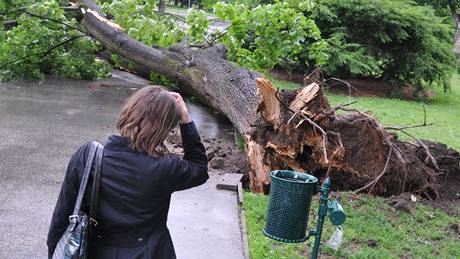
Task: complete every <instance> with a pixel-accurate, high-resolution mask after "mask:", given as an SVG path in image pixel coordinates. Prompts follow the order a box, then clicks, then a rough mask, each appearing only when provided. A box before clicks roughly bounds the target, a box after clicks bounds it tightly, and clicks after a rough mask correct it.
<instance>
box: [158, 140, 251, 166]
mask: <svg viewBox="0 0 460 259" xmlns="http://www.w3.org/2000/svg"><path fill="white" fill-rule="evenodd" d="M202 143H203V145H204V147H205V149H206V155H207V157H208V161H209V164H208V166H209V169H210V171H211V172H213V171H215V172H217V173H219V174H222V173H238V174H246V173H247V171H248V161H247V156H246V155H245V154H244V153H243V152H241V151H239V150H238V149H237V148H236V147H235V144H234V143H233V142H230V141H224V140H221V139H216V138H209V137H203V138H202ZM166 145H167V147H168V148H169V150H170V151H171V152H173V153H176V154H180V155H182V154H183V149H182V141H181V136H180V132H178V133H176V134H173V135H171V136H169V137H168V138H167V140H166Z"/></svg>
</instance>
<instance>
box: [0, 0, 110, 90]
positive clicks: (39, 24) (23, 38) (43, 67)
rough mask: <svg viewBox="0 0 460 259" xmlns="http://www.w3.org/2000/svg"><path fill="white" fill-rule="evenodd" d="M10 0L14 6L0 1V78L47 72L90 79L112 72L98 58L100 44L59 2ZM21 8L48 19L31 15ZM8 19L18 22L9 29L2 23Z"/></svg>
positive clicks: (40, 74) (7, 78)
mask: <svg viewBox="0 0 460 259" xmlns="http://www.w3.org/2000/svg"><path fill="white" fill-rule="evenodd" d="M9 2H10V3H11V4H13V5H15V7H13V6H11V5H10V4H9V3H7V2H5V1H0V24H1V25H0V81H4V80H11V79H16V78H43V77H44V75H45V74H55V75H59V76H63V77H69V78H76V79H87V78H94V77H100V76H105V75H106V74H107V73H108V72H109V66H108V65H107V64H106V63H105V62H101V61H96V56H95V54H94V53H95V52H96V51H97V50H98V49H100V47H99V46H98V44H97V43H96V42H95V41H93V40H91V39H90V38H89V37H86V36H84V35H83V34H82V33H81V32H79V31H78V30H77V29H78V26H79V24H78V22H77V21H76V20H75V19H74V18H70V17H69V16H66V15H65V12H64V10H62V8H60V5H59V3H58V2H57V1H50V0H47V1H33V0H28V1H23V0H21V1H19V0H17V1H9ZM61 3H62V1H61ZM19 4H20V5H19ZM16 6H17V7H16ZM18 7H26V11H29V12H30V13H33V14H36V15H39V16H41V17H44V18H46V19H44V18H38V17H32V16H31V15H29V14H26V13H24V12H22V11H20V10H19V9H18ZM50 19H52V20H53V21H51V20H50ZM7 20H15V21H17V25H16V26H14V27H12V28H10V29H6V28H5V27H3V22H4V21H7ZM56 21H58V22H59V23H58V22H56ZM64 24H65V25H64Z"/></svg>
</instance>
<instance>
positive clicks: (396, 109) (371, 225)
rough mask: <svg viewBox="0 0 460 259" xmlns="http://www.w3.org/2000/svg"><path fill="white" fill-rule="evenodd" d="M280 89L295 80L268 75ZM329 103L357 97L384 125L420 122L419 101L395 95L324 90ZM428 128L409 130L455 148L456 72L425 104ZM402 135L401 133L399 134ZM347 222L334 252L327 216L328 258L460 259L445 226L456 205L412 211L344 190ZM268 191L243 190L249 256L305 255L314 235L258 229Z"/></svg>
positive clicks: (459, 123) (459, 116) (459, 85)
mask: <svg viewBox="0 0 460 259" xmlns="http://www.w3.org/2000/svg"><path fill="white" fill-rule="evenodd" d="M271 79H272V81H273V83H274V84H275V85H276V86H277V87H279V88H281V89H295V88H297V87H299V86H298V85H297V84H293V83H290V82H285V81H279V80H276V79H273V78H271ZM325 94H326V96H327V97H328V99H329V101H330V103H331V105H336V104H340V103H347V102H350V101H353V100H356V101H357V103H356V104H354V105H353V106H354V108H357V109H359V110H362V111H371V112H372V113H373V114H374V115H375V116H376V117H377V118H378V119H379V120H380V121H381V122H382V123H383V124H384V125H388V126H390V125H391V126H403V125H415V124H420V123H422V122H423V117H424V112H423V105H424V104H423V103H420V102H413V101H404V100H399V99H386V98H370V97H349V96H344V95H337V94H333V93H328V92H327V93H325ZM425 108H426V112H427V122H428V123H430V122H434V123H435V125H433V126H429V127H422V128H415V129H409V130H408V131H409V132H411V133H412V134H413V135H415V136H417V137H419V138H421V139H427V140H432V141H438V142H441V143H445V144H447V145H448V146H449V147H451V148H454V149H456V150H460V131H459V129H460V76H459V75H455V76H454V77H453V78H452V90H451V91H450V92H449V93H444V92H442V91H438V95H437V97H436V98H435V99H434V100H433V101H432V102H430V103H427V104H425ZM401 137H402V138H405V136H401ZM341 202H342V204H343V205H344V210H345V213H346V214H347V221H346V222H345V225H344V237H343V243H342V246H341V247H340V249H339V250H338V251H333V250H332V249H330V248H328V247H327V246H325V245H324V244H326V242H327V240H328V238H329V237H330V236H331V235H332V233H333V231H334V227H333V226H332V225H331V223H330V222H329V221H328V220H327V221H326V224H325V229H324V233H323V236H322V242H321V243H322V244H323V247H322V250H321V253H322V255H323V256H325V257H332V258H460V245H459V244H460V237H459V233H458V232H456V231H455V230H452V229H450V228H449V225H451V224H457V226H458V224H460V207H458V206H457V208H456V211H455V212H456V214H455V215H453V216H451V215H448V214H447V213H446V212H444V211H442V210H440V209H436V208H433V207H432V206H430V205H423V204H421V203H420V202H416V203H414V204H413V208H412V210H411V213H406V212H402V211H396V210H394V209H392V208H391V207H390V206H389V205H388V204H387V202H386V199H384V198H381V197H374V196H370V195H364V194H363V195H360V196H359V198H356V197H355V196H354V195H353V194H352V193H349V192H345V193H343V196H342V199H341ZM267 206H268V196H264V195H259V194H253V193H249V192H247V193H245V203H244V205H243V209H244V210H245V213H246V218H247V224H248V238H249V246H250V253H251V258H253V259H259V258H263V259H269V258H274V259H275V258H276V259H282V258H286V259H288V258H289V259H295V258H305V257H309V254H310V249H311V247H312V245H313V239H310V240H309V241H307V242H305V243H301V244H285V243H280V242H277V241H273V240H271V239H269V238H267V237H265V236H264V235H263V234H262V228H263V227H264V224H265V216H266V215H265V213H266V209H267ZM317 206H318V197H315V198H314V199H313V203H312V209H311V211H310V212H311V214H310V220H309V225H308V228H309V229H311V228H314V227H315V226H316V220H317V218H316V216H315V215H316V210H317Z"/></svg>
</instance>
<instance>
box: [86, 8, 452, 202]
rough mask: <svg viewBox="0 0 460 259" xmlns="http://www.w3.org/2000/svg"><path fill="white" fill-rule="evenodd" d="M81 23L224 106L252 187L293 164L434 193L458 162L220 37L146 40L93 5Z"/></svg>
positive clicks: (366, 183)
mask: <svg viewBox="0 0 460 259" xmlns="http://www.w3.org/2000/svg"><path fill="white" fill-rule="evenodd" d="M88 1H89V0H85V2H88ZM82 23H83V25H84V26H85V28H86V29H87V31H88V32H89V34H90V35H91V36H92V37H94V38H95V39H96V40H98V41H99V42H100V43H101V44H102V45H104V46H105V47H106V48H107V49H108V50H110V51H112V52H115V53H118V54H119V55H121V56H122V57H124V58H126V59H128V60H130V61H131V62H133V63H135V64H136V65H137V66H140V67H143V68H144V69H147V70H150V71H154V72H156V73H159V74H162V75H165V76H167V77H169V78H172V79H174V80H177V81H179V82H180V83H181V84H182V86H181V88H182V89H183V90H184V91H186V92H188V93H189V94H192V95H193V96H196V97H197V98H198V99H199V100H200V101H201V102H203V103H205V104H207V105H208V106H210V107H212V108H213V109H215V110H218V111H220V112H222V113H223V114H224V115H225V116H226V117H227V118H228V119H229V120H230V121H231V122H232V123H233V125H234V126H235V128H236V129H237V131H238V132H239V133H240V134H241V135H242V136H243V137H244V139H245V141H246V152H247V156H248V160H249V164H250V170H249V182H250V189H251V190H252V191H256V192H267V191H268V187H269V183H270V181H269V177H268V173H269V172H270V171H271V170H274V169H293V170H298V171H307V172H310V173H312V174H314V175H316V176H318V177H325V176H326V175H327V176H330V177H331V178H332V181H333V183H334V184H335V187H336V188H344V189H359V188H361V189H362V190H367V191H371V192H374V193H378V194H387V195H388V194H393V193H400V192H404V191H414V192H419V193H420V194H424V195H426V196H429V197H433V198H436V197H438V196H439V195H440V192H441V190H442V188H441V186H442V181H441V177H440V176H441V175H440V173H442V177H445V176H446V175H448V174H449V173H452V172H454V171H455V170H458V160H459V158H458V157H459V156H458V153H455V152H454V151H452V150H448V149H447V148H446V147H445V146H440V145H436V147H437V148H438V149H437V150H438V151H439V152H437V153H436V154H437V156H434V157H433V155H432V154H431V153H430V152H431V151H432V146H431V143H428V142H420V143H417V144H407V143H405V142H402V141H399V140H397V138H396V135H395V134H390V133H388V132H387V131H386V129H385V128H384V127H383V126H382V125H381V124H380V123H379V122H378V121H377V120H376V119H375V118H374V117H372V116H371V115H369V114H366V113H362V112H359V111H352V112H351V113H349V114H347V115H342V116H338V115H336V113H335V111H336V110H337V109H346V108H345V107H344V106H339V107H331V106H330V105H329V103H328V101H327V99H326V98H325V97H324V96H323V95H322V92H321V87H320V85H318V84H315V83H308V84H305V87H304V88H302V89H300V90H297V91H281V92H278V91H277V90H276V89H275V88H274V87H273V86H272V85H271V83H270V82H269V81H267V80H265V79H263V78H260V76H259V75H258V74H257V73H254V72H251V71H248V70H246V69H242V68H239V67H237V66H235V65H233V64H231V63H230V62H228V61H227V60H226V59H225V58H226V49H225V47H224V46H222V45H218V46H212V47H208V48H205V49H200V48H191V47H188V46H183V45H175V46H172V47H170V48H167V49H165V48H156V47H150V46H146V45H145V44H143V43H140V42H138V41H136V40H133V39H131V38H130V37H129V36H127V35H126V34H125V33H124V32H123V29H122V28H120V27H119V26H118V25H117V24H115V23H112V22H111V21H109V20H107V19H106V18H105V17H104V16H103V15H102V14H101V13H100V12H97V11H93V10H91V8H87V9H86V11H85V13H84V19H83V21H82ZM422 151H425V152H422ZM446 157H448V158H446ZM449 159H450V160H449ZM454 173H458V172H454Z"/></svg>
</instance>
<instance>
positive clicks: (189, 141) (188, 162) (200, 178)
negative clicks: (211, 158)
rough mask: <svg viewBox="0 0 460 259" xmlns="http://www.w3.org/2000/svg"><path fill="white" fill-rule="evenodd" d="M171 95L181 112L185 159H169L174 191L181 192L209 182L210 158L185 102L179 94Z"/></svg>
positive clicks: (176, 157) (172, 157)
mask: <svg viewBox="0 0 460 259" xmlns="http://www.w3.org/2000/svg"><path fill="white" fill-rule="evenodd" d="M171 94H172V95H173V96H174V97H175V98H176V101H177V104H178V106H179V109H180V110H181V123H180V132H181V136H182V146H183V147H184V158H183V159H180V158H179V157H178V156H171V157H169V158H168V159H170V160H171V165H172V166H171V168H172V172H171V175H172V178H171V186H172V191H180V190H185V189H188V188H192V187H195V186H198V185H201V184H203V183H205V182H206V180H208V178H209V175H208V158H207V157H206V150H205V148H204V146H203V144H202V143H201V139H200V135H199V134H198V131H197V129H196V127H195V124H194V123H193V121H192V120H191V119H190V115H189V113H188V110H187V107H186V106H185V102H184V100H183V99H182V97H181V96H180V95H179V94H178V93H171Z"/></svg>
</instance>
